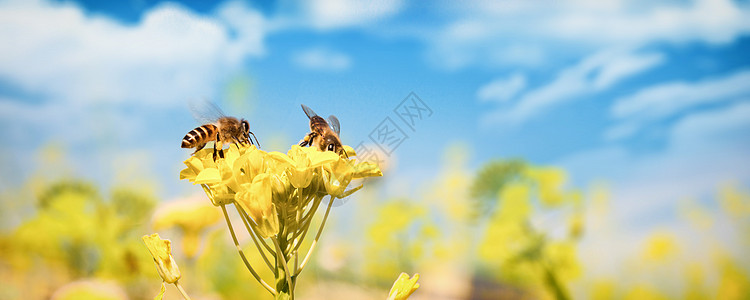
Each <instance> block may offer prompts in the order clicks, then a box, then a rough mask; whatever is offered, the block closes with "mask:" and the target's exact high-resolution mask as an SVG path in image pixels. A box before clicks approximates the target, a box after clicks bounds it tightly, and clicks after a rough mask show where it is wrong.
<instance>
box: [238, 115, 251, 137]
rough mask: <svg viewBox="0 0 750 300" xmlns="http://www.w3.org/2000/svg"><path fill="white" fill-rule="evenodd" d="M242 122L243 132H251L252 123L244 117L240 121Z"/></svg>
mask: <svg viewBox="0 0 750 300" xmlns="http://www.w3.org/2000/svg"><path fill="white" fill-rule="evenodd" d="M240 124H241V126H242V133H245V134H247V133H248V132H250V123H249V122H247V120H245V119H242V121H241V122H240Z"/></svg>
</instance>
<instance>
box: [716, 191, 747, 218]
mask: <svg viewBox="0 0 750 300" xmlns="http://www.w3.org/2000/svg"><path fill="white" fill-rule="evenodd" d="M718 198H719V203H720V204H721V208H722V209H723V210H724V211H725V212H727V213H728V214H729V215H730V216H733V217H738V218H739V217H744V216H748V215H750V194H747V193H743V192H742V191H739V190H738V189H737V188H736V187H734V186H731V185H728V186H724V187H722V188H721V190H719V197H718Z"/></svg>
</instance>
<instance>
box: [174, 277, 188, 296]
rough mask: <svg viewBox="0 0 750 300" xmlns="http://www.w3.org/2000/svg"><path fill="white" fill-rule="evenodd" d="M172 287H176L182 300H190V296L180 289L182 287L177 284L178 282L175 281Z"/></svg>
mask: <svg viewBox="0 0 750 300" xmlns="http://www.w3.org/2000/svg"><path fill="white" fill-rule="evenodd" d="M174 286H176V287H177V290H178V291H180V295H182V298H184V299H185V300H191V299H190V296H188V294H187V293H186V292H185V289H183V288H182V286H181V285H180V284H179V282H177V281H175V282H174Z"/></svg>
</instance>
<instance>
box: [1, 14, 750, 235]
mask: <svg viewBox="0 0 750 300" xmlns="http://www.w3.org/2000/svg"><path fill="white" fill-rule="evenodd" d="M360 2H362V1H358V0H315V1H279V2H265V1H264V2H242V1H224V2H219V3H216V4H213V5H206V4H204V2H202V1H195V2H161V1H159V2H154V1H120V2H117V1H115V2H98V1H58V2H47V1H4V2H0V28H2V29H0V44H2V45H3V46H2V47H1V48H0V53H1V54H2V55H0V125H2V126H3V128H5V129H6V130H7V131H6V135H5V136H6V138H5V142H4V143H3V144H2V146H0V157H2V158H1V159H0V163H1V164H2V166H3V168H2V169H3V170H2V172H0V173H1V174H0V175H2V182H3V183H2V185H0V188H2V189H10V188H11V187H13V186H14V185H15V184H17V183H20V182H23V181H24V180H25V179H26V178H28V177H29V176H31V175H32V174H34V173H35V172H38V171H39V170H44V167H45V165H44V164H43V163H41V160H38V159H36V158H37V157H39V155H40V154H39V153H41V152H43V149H46V148H45V147H49V145H57V147H62V148H63V149H65V153H66V154H65V155H66V158H67V168H68V169H69V170H70V172H72V173H73V174H77V175H79V176H83V177H85V178H90V179H92V180H95V181H97V182H99V183H101V184H102V185H104V186H110V185H112V184H115V183H118V182H120V181H128V180H133V178H130V177H128V176H134V175H135V174H146V175H145V176H146V177H147V178H149V179H151V180H154V181H155V182H157V183H158V184H157V185H158V186H159V189H158V193H159V195H160V196H161V197H163V198H165V199H173V198H175V197H180V196H184V195H185V194H189V193H191V192H193V191H194V190H193V189H192V187H191V186H189V185H188V184H186V183H183V182H179V181H178V180H177V172H178V171H179V169H180V168H181V163H180V162H181V160H182V159H183V158H184V157H186V155H187V153H188V152H187V151H186V150H183V149H179V148H178V147H177V144H178V142H179V141H180V140H181V138H182V136H183V135H184V134H185V133H186V132H187V131H189V130H190V129H192V128H193V127H195V126H196V125H198V123H197V122H196V121H195V120H194V119H193V117H192V116H191V112H190V110H189V109H188V106H189V105H188V103H189V102H191V101H195V100H196V99H203V98H208V99H212V100H213V101H214V102H216V103H218V104H219V105H220V106H221V107H222V108H223V109H224V111H225V112H226V113H227V114H229V115H236V116H241V117H244V118H247V119H249V120H250V122H251V127H252V128H253V130H254V131H255V132H256V134H257V135H258V138H259V139H260V140H261V143H263V145H264V146H266V147H267V148H266V149H269V150H277V151H283V150H284V148H286V147H288V145H289V144H291V143H295V142H296V141H298V140H299V138H301V137H302V136H303V135H304V133H305V131H306V126H307V120H306V118H305V117H304V114H303V113H302V111H301V109H300V108H299V104H300V103H304V104H306V105H308V106H310V107H312V108H313V109H315V110H316V111H317V112H318V113H319V114H321V115H324V116H325V115H328V114H335V115H336V116H338V118H339V119H340V120H341V125H342V137H343V139H344V141H345V142H346V143H349V144H352V145H356V144H357V143H358V142H359V141H366V140H367V135H368V134H369V133H370V132H371V131H372V130H373V129H374V128H375V127H376V126H377V125H378V124H379V123H380V122H381V121H382V120H383V119H384V118H386V117H392V118H393V117H394V116H395V115H394V113H393V111H392V110H393V109H394V107H396V106H397V105H398V104H399V103H400V102H401V100H403V99H404V98H405V97H406V96H407V95H409V94H410V93H411V92H414V93H416V94H417V95H418V96H419V97H420V98H421V99H422V100H424V102H425V103H427V104H428V105H429V106H430V107H431V109H432V110H433V112H434V114H433V115H432V116H431V117H429V118H426V119H425V120H423V121H420V122H419V123H418V124H417V126H416V128H415V130H414V131H408V133H409V138H408V139H407V140H406V141H405V142H404V143H403V144H402V145H401V146H400V147H399V148H398V149H397V150H396V151H395V154H394V155H395V159H396V160H397V162H398V164H397V167H396V169H394V170H393V172H392V174H390V175H389V176H390V177H391V179H390V180H392V181H393V182H398V183H399V184H400V185H404V184H407V185H412V186H419V185H420V184H424V183H425V182H426V181H428V180H429V179H431V178H432V176H433V175H434V174H435V172H436V171H437V169H438V168H439V167H440V164H441V162H442V159H443V154H444V152H445V149H447V148H448V147H450V146H451V145H454V144H456V143H458V144H461V145H464V147H465V149H466V152H467V157H468V167H469V168H471V169H474V168H477V167H479V166H480V165H481V164H482V163H483V162H486V161H488V160H489V159H492V158H498V157H500V158H504V157H523V158H525V159H527V160H529V161H531V162H533V163H537V164H548V165H558V166H563V167H565V168H566V169H567V170H568V171H569V172H570V174H571V176H572V178H571V179H572V181H573V184H575V185H578V186H587V185H588V184H590V183H591V182H596V181H601V180H604V181H607V182H609V183H610V187H611V189H612V195H613V206H614V207H615V208H616V209H615V210H616V211H617V213H618V217H619V218H620V219H621V222H622V223H623V224H635V223H638V222H640V221H642V220H643V218H644V217H643V216H649V217H648V223H649V224H659V223H663V222H664V221H663V220H665V219H667V218H668V217H669V216H671V215H674V211H675V207H676V206H677V205H678V204H677V203H678V201H680V200H682V199H684V198H687V197H698V198H701V197H703V198H705V197H708V196H711V195H713V194H714V193H715V191H716V189H717V187H719V186H721V185H722V184H726V183H729V182H733V183H736V184H737V185H739V186H744V187H747V186H749V184H750V158H749V157H748V153H750V55H748V54H747V53H749V52H750V34H749V33H750V4H748V3H747V1H728V0H702V1H618V0H608V1H584V0H579V1H555V2H545V1H515V0H507V1H496V2H493V1H467V2H460V3H459V2H447V1H434V2H430V4H424V3H414V2H405V1H401V0H382V1H374V2H366V3H360ZM368 3H369V4H368ZM363 5H364V6H363ZM30 157H32V158H33V159H29V158H30ZM122 165H127V166H128V168H127V169H125V170H123V169H122ZM46 171H49V170H45V172H46Z"/></svg>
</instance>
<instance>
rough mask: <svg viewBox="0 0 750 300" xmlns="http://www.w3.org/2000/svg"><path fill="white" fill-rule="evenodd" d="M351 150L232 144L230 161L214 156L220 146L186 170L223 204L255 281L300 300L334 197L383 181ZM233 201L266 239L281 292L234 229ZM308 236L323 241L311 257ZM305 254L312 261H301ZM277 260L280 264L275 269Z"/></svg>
mask: <svg viewBox="0 0 750 300" xmlns="http://www.w3.org/2000/svg"><path fill="white" fill-rule="evenodd" d="M344 149H346V153H347V155H348V156H339V155H338V154H336V153H334V152H331V151H320V150H318V149H317V148H313V147H307V148H305V147H300V146H296V145H295V146H292V147H291V149H290V150H289V151H288V152H287V153H281V152H265V151H261V150H259V149H257V148H256V147H255V146H253V145H238V144H232V145H231V146H230V148H229V149H227V150H224V157H223V158H221V157H217V158H214V156H213V149H203V150H201V151H198V152H196V153H195V154H194V155H193V156H192V157H190V158H188V159H187V160H185V162H184V163H185V165H186V168H185V169H184V170H182V171H181V172H180V179H187V180H188V181H190V182H192V183H193V184H200V185H201V187H202V188H203V190H204V192H205V193H206V195H207V196H208V198H209V199H210V200H211V203H212V204H213V205H215V206H221V209H222V210H223V211H224V213H225V219H226V221H227V225H228V228H229V230H230V233H231V235H232V238H233V240H234V243H235V246H237V247H238V249H239V254H240V256H241V257H242V258H243V261H244V262H245V264H246V267H247V269H248V270H249V271H250V272H251V274H253V277H254V278H255V279H256V280H257V281H258V282H259V283H260V284H261V285H262V286H263V287H264V288H265V289H266V290H267V291H268V292H270V293H271V294H273V295H274V296H276V297H277V298H285V297H290V298H292V299H293V298H294V293H293V286H294V282H296V280H297V275H298V273H299V272H300V271H301V270H302V269H303V268H304V267H305V266H306V264H307V262H308V261H309V258H310V254H311V253H312V250H313V249H314V247H315V244H316V243H317V240H318V238H319V237H320V232H321V231H322V229H323V226H324V225H325V221H326V219H327V217H328V214H329V213H330V209H331V204H332V203H333V198H344V197H347V196H349V195H351V194H352V193H354V192H356V191H357V190H359V189H360V188H362V185H359V186H357V187H355V188H352V189H348V186H349V184H350V183H351V181H352V180H353V179H357V178H364V177H372V176H382V172H381V171H380V169H379V168H378V167H377V166H376V165H374V164H372V163H368V162H360V161H357V160H356V159H351V158H350V157H352V156H355V155H356V153H354V150H353V149H351V147H348V146H345V147H344ZM325 196H330V200H329V202H328V203H326V204H325V206H323V205H321V204H322V203H323V198H324V197H325ZM228 204H234V207H235V208H236V209H238V212H239V214H240V217H241V218H242V221H243V223H244V225H246V226H247V229H248V232H249V233H250V235H251V236H253V237H258V239H255V238H254V239H253V242H254V243H255V245H256V248H257V249H258V251H259V252H260V254H261V255H262V257H263V259H264V261H265V262H266V265H267V266H268V267H269V268H271V269H273V270H272V271H273V273H274V275H275V276H276V278H275V279H276V280H275V281H276V288H274V287H272V286H271V285H270V284H268V283H267V282H266V281H265V280H263V279H262V278H260V277H261V276H260V275H259V274H258V273H257V272H255V268H254V267H253V266H251V265H250V263H249V262H248V261H247V260H246V259H245V255H244V253H243V250H241V247H240V245H239V242H238V240H237V238H236V234H235V233H234V225H232V224H231V220H230V219H229V217H228V215H226V206H227V205H228ZM321 206H323V207H325V208H326V209H325V211H326V213H325V215H324V217H323V221H322V222H321V224H320V226H319V227H318V228H317V229H315V228H314V227H311V226H310V225H311V223H312V220H313V218H314V216H315V213H316V212H317V211H318V208H320V207H321ZM315 231H317V233H316V234H315V233H314V232H315ZM308 233H314V234H315V240H314V241H313V243H312V244H311V246H310V248H309V249H308V253H307V254H306V255H304V254H303V253H300V252H301V251H302V250H301V249H302V248H300V246H302V245H303V242H304V239H305V237H306V236H307V235H308ZM269 240H270V241H269ZM269 244H270V246H269ZM272 248H275V250H272ZM266 252H268V255H270V259H269V257H266V255H265V253H266ZM300 254H303V255H304V257H302V258H300V257H299V255H300ZM292 259H293V260H294V261H295V262H299V266H298V267H297V266H295V268H290V264H291V262H292ZM300 260H301V262H300ZM271 261H277V262H280V263H277V264H275V267H274V266H273V265H272V264H271V263H270V262H271ZM295 264H296V263H295ZM274 268H275V269H274ZM290 269H292V270H293V271H294V272H292V271H290Z"/></svg>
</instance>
